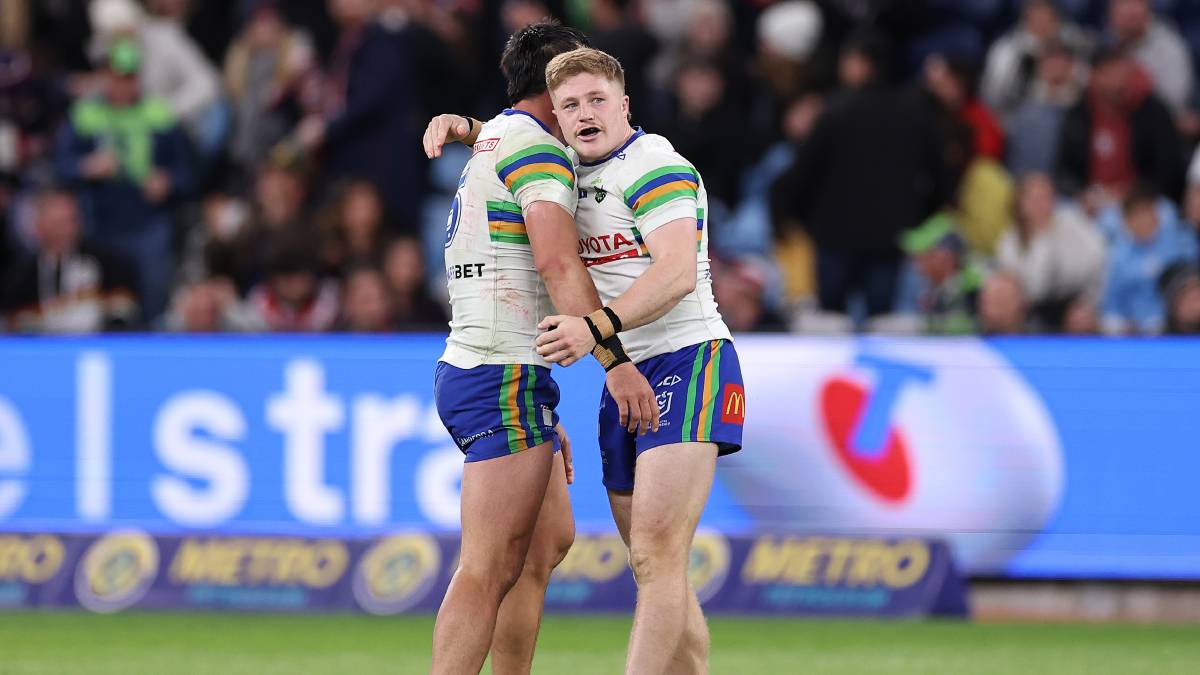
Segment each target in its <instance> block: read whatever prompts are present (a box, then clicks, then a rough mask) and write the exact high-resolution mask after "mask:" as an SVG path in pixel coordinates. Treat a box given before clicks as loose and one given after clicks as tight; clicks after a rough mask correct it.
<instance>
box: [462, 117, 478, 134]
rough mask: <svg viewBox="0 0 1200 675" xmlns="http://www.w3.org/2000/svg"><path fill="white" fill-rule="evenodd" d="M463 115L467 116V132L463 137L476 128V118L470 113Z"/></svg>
mask: <svg viewBox="0 0 1200 675" xmlns="http://www.w3.org/2000/svg"><path fill="white" fill-rule="evenodd" d="M463 117H465V118H467V134H466V136H463V138H467V137H468V136H470V135H471V130H472V129H474V128H475V120H473V119H471V117H470V115H463Z"/></svg>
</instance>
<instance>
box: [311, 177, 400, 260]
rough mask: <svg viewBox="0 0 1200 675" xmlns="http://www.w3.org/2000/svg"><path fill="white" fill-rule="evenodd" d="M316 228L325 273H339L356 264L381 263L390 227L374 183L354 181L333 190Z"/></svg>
mask: <svg viewBox="0 0 1200 675" xmlns="http://www.w3.org/2000/svg"><path fill="white" fill-rule="evenodd" d="M319 228H320V236H321V264H322V266H323V267H324V268H325V270H326V271H327V272H328V273H330V274H332V275H335V276H341V275H342V274H343V273H344V272H346V271H347V270H348V269H349V268H350V267H353V266H355V265H362V264H367V265H373V266H378V265H379V264H380V263H382V256H383V253H384V249H385V241H386V239H387V238H388V237H389V232H388V229H390V228H388V227H387V224H386V223H385V217H384V205H383V199H382V198H381V197H380V196H379V191H378V190H376V189H375V185H374V184H373V183H371V182H369V181H365V180H356V181H351V182H349V183H346V184H344V185H342V186H340V187H339V188H338V189H337V190H335V191H334V194H333V198H332V199H331V200H330V205H329V206H328V207H327V208H326V213H325V214H324V216H323V218H322V221H321V223H320V225H319Z"/></svg>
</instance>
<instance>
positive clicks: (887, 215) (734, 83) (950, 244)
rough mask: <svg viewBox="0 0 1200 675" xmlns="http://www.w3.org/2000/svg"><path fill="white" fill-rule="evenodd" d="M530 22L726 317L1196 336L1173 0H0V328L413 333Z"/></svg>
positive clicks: (1192, 58) (1182, 43)
mask: <svg viewBox="0 0 1200 675" xmlns="http://www.w3.org/2000/svg"><path fill="white" fill-rule="evenodd" d="M545 16H553V17H556V18H558V19H560V20H562V21H564V22H565V23H569V24H571V25H575V26H578V27H580V28H581V29H583V30H585V31H586V32H587V33H588V34H589V35H590V36H591V39H592V41H593V44H594V45H595V46H596V47H598V48H600V49H603V50H605V51H608V52H610V53H612V54H614V55H615V56H617V57H618V58H619V59H620V60H621V62H622V64H623V65H624V67H625V70H626V77H627V89H628V94H629V96H630V98H631V108H632V111H633V116H634V122H635V124H637V125H639V126H641V127H643V128H644V129H646V130H647V131H648V132H653V133H659V134H662V135H664V136H666V137H668V138H669V139H670V140H671V141H672V142H673V143H674V145H675V147H676V149H677V150H679V151H680V152H681V153H682V154H683V155H684V156H686V157H687V158H688V159H689V160H691V161H692V162H693V163H694V164H695V165H696V167H697V168H698V169H699V171H700V174H701V176H702V177H703V179H704V182H705V184H706V187H707V189H708V193H709V199H710V209H709V210H710V213H711V215H710V217H709V218H708V219H707V220H708V222H709V223H710V227H711V236H710V239H711V246H710V249H711V254H712V257H713V265H712V277H713V281H714V292H715V293H716V295H717V300H718V303H719V304H720V307H721V310H722V313H723V314H724V316H725V318H726V320H727V322H728V323H729V324H730V326H731V328H733V329H734V330H736V331H790V332H797V333H806V334H845V333H851V332H859V331H866V332H875V333H885V334H973V333H981V334H1023V333H1072V334H1095V333H1101V334H1110V335H1153V334H1162V333H1177V334H1181V333H1197V332H1200V246H1198V244H1200V154H1196V155H1195V157H1193V151H1194V149H1195V147H1196V144H1197V142H1198V141H1200V90H1198V89H1197V87H1196V86H1195V82H1194V69H1195V68H1194V67H1195V64H1196V62H1197V57H1198V56H1200V3H1195V2H1189V1H1187V0H820V1H815V0H778V1H771V0H654V1H651V0H560V1H558V2H554V1H551V0H507V1H504V2H500V1H496V2H488V1H485V0H287V1H286V2H277V1H273V0H228V1H225V2H215V1H210V2H194V1H189V0H145V2H138V1H137V0H90V1H87V0H0V332H15V333H89V332H97V331H111V330H162V331H177V332H225V331H230V332H234V331H238V332H244V331H256V332H257V331H281V332H324V331H351V332H387V331H399V330H432V331H443V330H445V325H446V321H447V316H448V308H447V306H446V304H445V293H446V291H445V276H444V270H443V263H442V250H443V247H442V242H443V239H444V227H445V220H446V211H447V209H448V206H449V203H450V201H451V198H452V195H453V192H454V190H455V188H456V186H457V179H458V175H459V173H460V171H461V170H462V167H463V166H464V164H465V163H466V160H467V158H468V156H469V150H467V149H466V148H463V147H457V146H456V147H451V148H449V149H448V151H447V152H446V153H445V154H444V155H443V156H442V157H440V158H438V159H437V160H434V161H433V162H430V161H428V160H426V159H425V157H424V155H423V153H422V151H421V144H420V137H421V133H422V131H423V130H424V126H425V122H426V121H427V120H428V118H429V117H430V116H431V115H433V114H436V113H439V112H458V113H464V114H470V115H472V116H474V117H476V118H478V119H489V118H491V117H492V116H493V115H495V114H496V113H497V112H499V111H500V110H501V109H502V108H504V107H506V105H507V104H508V103H509V102H508V101H506V100H505V99H504V84H503V81H502V80H501V78H500V74H499V71H498V67H497V64H498V59H499V53H500V50H501V47H502V46H503V44H504V41H505V39H506V38H507V36H508V35H509V34H511V33H512V32H513V31H514V30H517V29H519V28H521V27H523V26H525V25H527V24H529V23H531V22H534V21H537V20H539V19H541V18H542V17H545Z"/></svg>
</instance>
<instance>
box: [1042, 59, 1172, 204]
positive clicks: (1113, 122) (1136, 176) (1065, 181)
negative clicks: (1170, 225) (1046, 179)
mask: <svg viewBox="0 0 1200 675" xmlns="http://www.w3.org/2000/svg"><path fill="white" fill-rule="evenodd" d="M1181 148H1182V143H1181V141H1180V139H1179V136H1178V135H1177V134H1176V133H1175V126H1174V124H1173V123H1172V122H1171V114H1170V112H1169V111H1168V110H1167V108H1166V106H1165V105H1163V103H1162V101H1160V100H1159V99H1158V97H1157V96H1155V95H1154V93H1153V91H1151V86H1150V81H1149V79H1148V78H1147V77H1146V74H1145V72H1144V71H1143V70H1142V69H1141V68H1139V67H1138V66H1137V64H1136V63H1134V62H1133V61H1132V60H1131V59H1129V57H1128V56H1127V55H1126V53H1125V52H1123V51H1121V50H1119V49H1117V50H1104V51H1101V52H1100V53H1099V54H1097V56H1096V58H1095V59H1094V61H1093V65H1092V76H1091V81H1090V83H1089V84H1088V90H1087V93H1086V95H1085V96H1084V98H1083V99H1082V100H1081V101H1079V103H1077V104H1076V105H1075V106H1074V107H1073V108H1071V109H1070V111H1068V112H1067V117H1066V119H1065V120H1063V125H1062V132H1061V136H1060V137H1059V143H1058V160H1057V162H1056V172H1055V180H1056V182H1057V184H1058V189H1059V192H1061V193H1062V194H1064V195H1066V196H1069V197H1074V198H1077V199H1079V200H1080V201H1081V202H1082V204H1083V206H1084V209H1085V210H1086V211H1087V212H1088V214H1089V215H1095V214H1096V213H1098V212H1099V211H1100V210H1102V209H1103V208H1105V207H1106V206H1109V205H1111V204H1113V203H1119V202H1120V201H1122V200H1123V199H1124V198H1125V196H1126V195H1127V194H1128V193H1129V191H1130V189H1131V188H1132V187H1133V186H1134V185H1136V184H1139V183H1147V184H1149V185H1151V186H1153V187H1154V189H1155V190H1156V191H1157V192H1158V193H1160V194H1179V180H1180V174H1181V168H1182V167H1181V163H1182V154H1181Z"/></svg>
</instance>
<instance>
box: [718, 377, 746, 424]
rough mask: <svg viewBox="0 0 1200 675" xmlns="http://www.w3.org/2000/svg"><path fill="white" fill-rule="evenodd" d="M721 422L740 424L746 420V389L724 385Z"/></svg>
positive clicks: (736, 385) (740, 386)
mask: <svg viewBox="0 0 1200 675" xmlns="http://www.w3.org/2000/svg"><path fill="white" fill-rule="evenodd" d="M721 400H722V405H721V421H722V422H725V423H727V424H741V423H743V422H744V421H745V420H746V389H745V387H743V386H742V385H740V384H733V383H729V384H727V385H725V395H724V396H722V397H721Z"/></svg>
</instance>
